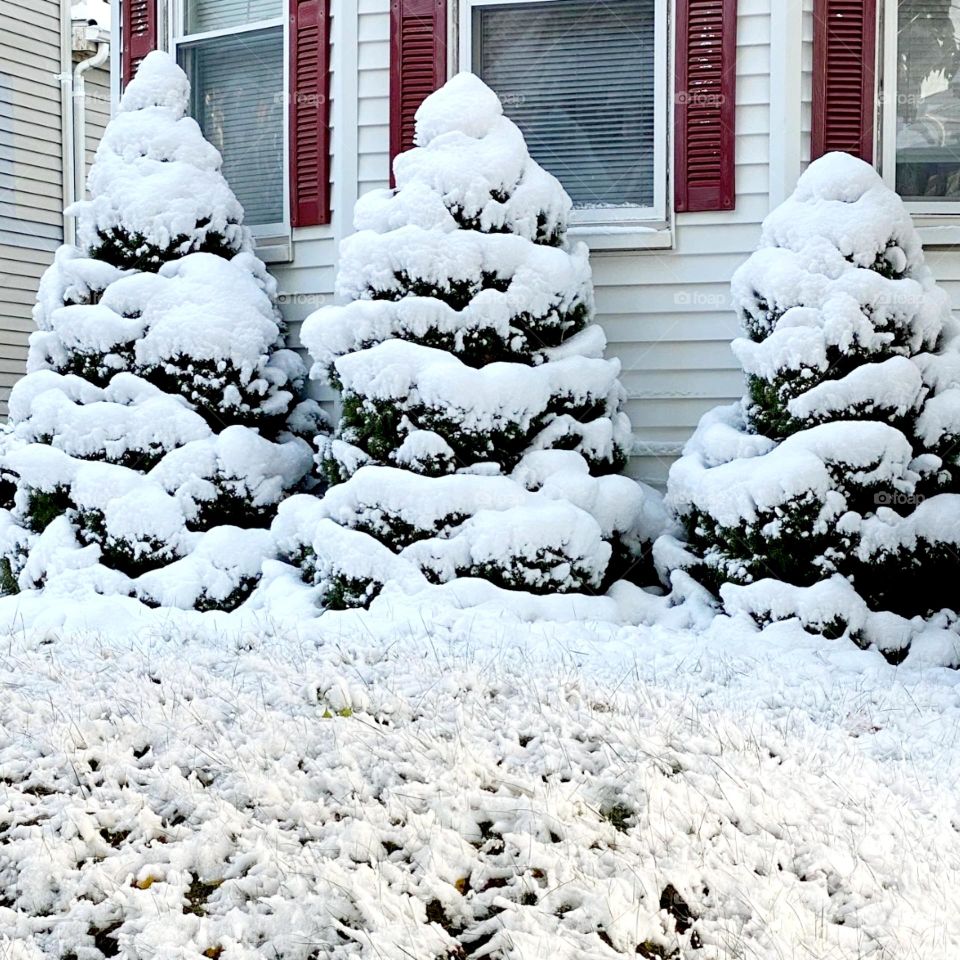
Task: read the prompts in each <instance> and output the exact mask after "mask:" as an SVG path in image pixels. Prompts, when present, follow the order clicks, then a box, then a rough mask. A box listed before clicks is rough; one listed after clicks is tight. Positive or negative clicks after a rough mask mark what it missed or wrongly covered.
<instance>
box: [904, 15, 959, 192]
mask: <svg viewBox="0 0 960 960" xmlns="http://www.w3.org/2000/svg"><path fill="white" fill-rule="evenodd" d="M958 37H960V2H958V0H952V2H951V0H900V2H899V4H898V7H897V178H896V180H897V192H898V193H899V194H900V195H901V196H902V197H903V198H904V199H905V200H930V199H934V200H935V199H941V200H953V201H960V72H958V71H960V39H958Z"/></svg>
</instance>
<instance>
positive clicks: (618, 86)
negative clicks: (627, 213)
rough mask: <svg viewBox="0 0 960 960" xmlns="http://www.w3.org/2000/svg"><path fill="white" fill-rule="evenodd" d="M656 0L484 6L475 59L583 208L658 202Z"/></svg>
mask: <svg viewBox="0 0 960 960" xmlns="http://www.w3.org/2000/svg"><path fill="white" fill-rule="evenodd" d="M654 26H655V0H604V2H602V3H598V2H596V0H564V2H562V3H559V2H547V3H516V4H504V5H497V6H478V7H475V8H474V11H473V45H474V50H473V55H474V56H473V62H474V71H475V72H476V73H478V74H479V75H480V76H481V77H482V78H483V79H484V81H486V83H487V84H489V85H490V86H491V87H492V88H493V89H494V90H495V91H496V92H497V93H498V94H499V95H500V98H501V100H502V101H503V105H504V112H505V113H506V114H507V116H509V117H510V119H512V120H513V121H514V122H515V123H516V124H517V126H519V127H520V129H521V130H522V131H523V133H524V136H525V137H526V138H527V144H528V146H529V148H530V153H531V154H532V155H533V157H534V158H535V159H536V160H537V162H538V163H540V164H541V165H542V166H544V167H546V169H547V170H549V171H550V172H551V173H552V174H553V175H554V176H555V177H557V178H558V179H559V180H560V182H561V183H562V184H563V186H564V187H565V188H566V190H567V192H568V193H569V194H570V196H571V197H572V198H573V202H574V205H575V206H577V207H580V208H590V207H617V206H637V207H651V206H653V203H654V155H655V146H654V133H655V130H654V123H655V120H654V112H655V84H654V81H655V65H654V53H655V50H654V43H655V34H654Z"/></svg>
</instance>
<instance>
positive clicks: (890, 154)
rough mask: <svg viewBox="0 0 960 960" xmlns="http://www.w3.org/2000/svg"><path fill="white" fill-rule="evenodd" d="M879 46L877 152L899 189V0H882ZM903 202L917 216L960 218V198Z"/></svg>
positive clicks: (891, 184) (884, 175) (893, 185)
mask: <svg viewBox="0 0 960 960" xmlns="http://www.w3.org/2000/svg"><path fill="white" fill-rule="evenodd" d="M878 6H879V14H880V37H881V43H880V50H879V52H878V56H877V59H878V61H879V64H878V66H879V71H878V76H879V80H878V84H877V87H878V89H877V105H878V113H879V115H880V116H879V119H880V122H879V123H878V124H877V130H878V139H879V143H878V144H877V145H876V155H877V157H878V158H879V160H880V175H881V177H882V178H883V180H884V182H885V183H886V184H887V186H889V187H890V189H891V190H896V189H897V101H898V99H899V92H898V89H897V57H898V53H899V49H898V43H897V33H898V30H897V27H898V24H899V19H898V0H883V2H882V3H880V4H879V5H878ZM903 202H904V205H905V206H906V208H907V210H908V211H909V212H910V214H911V216H913V217H914V218H916V219H924V220H933V221H935V222H937V223H942V222H943V221H944V220H950V221H952V222H958V221H960V200H941V201H937V200H936V199H930V200H906V199H905V200H904V201H903Z"/></svg>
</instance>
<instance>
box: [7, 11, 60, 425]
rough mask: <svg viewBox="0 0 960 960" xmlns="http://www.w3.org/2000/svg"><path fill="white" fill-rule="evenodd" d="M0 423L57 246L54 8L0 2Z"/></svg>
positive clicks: (57, 90) (57, 64)
mask: <svg viewBox="0 0 960 960" xmlns="http://www.w3.org/2000/svg"><path fill="white" fill-rule="evenodd" d="M0 23H2V24H3V30H2V32H0V416H5V415H6V403H7V398H8V397H9V395H10V388H11V387H12V386H13V384H14V383H15V382H16V380H17V379H18V378H19V377H20V376H22V374H23V373H24V371H25V361H26V356H27V338H28V336H29V334H30V331H31V330H32V329H33V323H32V321H31V319H30V315H31V308H32V306H33V302H34V300H35V299H36V292H37V284H38V282H39V279H40V276H41V274H42V273H43V271H44V270H45V269H46V267H47V266H48V264H49V263H50V262H51V261H52V259H53V253H54V251H55V250H56V249H57V247H58V246H59V245H60V243H62V242H63V216H62V209H63V173H62V164H63V148H62V143H63V129H62V102H61V96H62V94H61V86H60V82H59V80H58V79H57V77H58V75H59V74H60V73H61V70H62V67H61V64H62V46H61V4H60V0H0Z"/></svg>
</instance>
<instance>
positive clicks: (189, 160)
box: [67, 51, 252, 254]
mask: <svg viewBox="0 0 960 960" xmlns="http://www.w3.org/2000/svg"><path fill="white" fill-rule="evenodd" d="M189 92H190V86H189V83H188V81H187V77H186V74H184V73H183V71H182V70H181V69H180V68H179V67H178V66H177V65H176V63H175V62H174V61H173V60H172V59H171V58H170V57H169V56H168V55H167V54H166V53H163V52H160V51H154V52H153V53H152V54H149V55H148V56H147V57H146V58H145V59H144V60H143V62H142V63H141V64H140V67H139V68H138V71H137V76H136V77H135V78H134V80H133V81H132V82H131V83H130V85H129V86H128V87H127V89H126V91H125V93H124V95H123V98H122V100H121V101H120V107H119V112H118V114H117V116H116V117H114V118H113V120H112V122H111V123H110V124H109V125H108V127H107V129H106V130H105V131H104V134H103V137H102V139H101V141H100V146H99V147H98V149H97V155H96V158H95V160H94V163H93V166H92V167H91V170H90V176H89V181H88V189H89V191H90V195H91V199H90V200H83V201H80V202H78V203H76V204H74V205H73V206H72V207H71V208H70V209H69V210H68V211H67V212H68V214H69V215H72V216H75V217H76V218H77V230H78V236H79V244H80V246H81V247H82V248H85V249H87V250H93V249H95V248H96V247H97V246H98V244H99V242H100V240H101V239H102V237H103V236H104V235H109V234H110V233H111V232H112V231H114V230H119V231H121V232H122V233H124V234H126V235H127V236H129V237H136V238H140V240H141V242H142V246H143V249H144V251H148V250H149V249H150V248H166V247H167V246H169V245H170V244H171V243H172V242H174V241H176V242H177V243H178V245H179V251H180V253H181V254H187V253H190V252H192V251H195V250H198V249H201V248H202V246H203V244H205V243H206V242H207V241H208V240H210V239H213V238H215V237H220V238H222V240H223V242H224V244H225V245H226V246H227V247H228V248H229V249H232V250H234V251H235V252H239V251H241V250H245V249H250V248H251V246H252V243H251V239H250V234H249V232H248V231H247V230H246V229H245V228H244V227H242V226H241V224H242V221H243V208H242V207H241V206H240V203H239V202H238V200H237V198H236V197H235V196H234V194H233V192H232V191H231V190H230V188H229V187H228V186H227V184H226V181H225V180H224V179H223V177H222V176H221V174H220V166H221V163H222V160H221V157H220V154H219V153H218V151H217V150H216V148H215V147H213V146H212V145H211V144H210V143H208V142H207V141H206V140H204V138H203V134H202V133H201V131H200V127H199V126H198V125H197V122H196V121H195V120H194V119H192V118H191V117H188V116H186V114H187V107H188V102H189Z"/></svg>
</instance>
